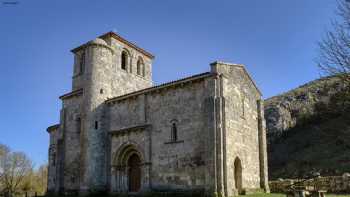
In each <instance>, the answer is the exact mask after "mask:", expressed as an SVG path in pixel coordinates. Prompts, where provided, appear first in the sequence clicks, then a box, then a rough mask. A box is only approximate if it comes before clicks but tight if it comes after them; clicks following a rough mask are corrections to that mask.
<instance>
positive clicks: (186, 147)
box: [47, 32, 269, 196]
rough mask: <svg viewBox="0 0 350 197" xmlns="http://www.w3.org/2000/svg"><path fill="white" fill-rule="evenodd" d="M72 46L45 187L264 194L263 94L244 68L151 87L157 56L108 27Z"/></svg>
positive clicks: (218, 67)
mask: <svg viewBox="0 0 350 197" xmlns="http://www.w3.org/2000/svg"><path fill="white" fill-rule="evenodd" d="M72 53H73V54H74V68H73V76H72V91H71V92H69V93H67V94H64V95H62V96H60V97H59V98H60V100H61V101H62V109H61V111H60V122H59V124H57V125H53V126H50V127H49V128H48V129H47V131H48V133H49V135H50V147H49V175H48V192H49V193H53V194H79V195H88V194H92V193H96V192H107V193H109V194H120V193H123V194H125V193H128V194H143V193H147V192H153V191H183V192H192V191H203V192H204V193H205V194H206V195H208V196H211V195H222V196H234V195H237V194H239V193H247V192H253V191H257V190H264V191H269V188H268V178H267V177H268V175H267V153H266V131H265V120H264V114H263V113H264V110H263V99H262V96H261V92H260V91H259V89H258V88H257V86H256V85H255V83H254V81H253V80H252V78H251V77H250V76H249V74H248V73H247V70H246V69H245V67H244V66H243V65H241V64H231V63H224V62H219V61H216V62H213V63H211V64H210V67H208V68H209V69H208V70H209V71H208V72H205V73H201V74H197V75H193V76H190V77H187V78H183V79H179V80H176V81H171V82H168V83H164V84H160V85H153V82H152V60H153V59H154V56H153V55H152V54H151V53H149V52H147V51H146V50H144V49H142V48H140V47H138V46H136V45H135V44H133V43H132V42H129V41H127V40H126V39H124V38H122V37H121V36H119V35H117V34H116V33H114V32H108V33H106V34H104V35H102V36H100V37H98V38H96V39H94V40H92V41H89V42H87V43H85V44H83V45H81V46H79V47H77V48H75V49H73V50H72Z"/></svg>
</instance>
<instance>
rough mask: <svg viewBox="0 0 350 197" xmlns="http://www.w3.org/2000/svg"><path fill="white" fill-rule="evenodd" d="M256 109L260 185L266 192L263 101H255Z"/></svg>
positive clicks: (266, 172) (266, 171) (267, 188)
mask: <svg viewBox="0 0 350 197" xmlns="http://www.w3.org/2000/svg"><path fill="white" fill-rule="evenodd" d="M257 107H258V109H257V111H258V131H259V160H260V187H261V188H262V189H264V190H265V192H266V193H269V192H270V189H269V181H268V170H267V145H266V125H265V117H264V103H263V101H262V100H258V101H257Z"/></svg>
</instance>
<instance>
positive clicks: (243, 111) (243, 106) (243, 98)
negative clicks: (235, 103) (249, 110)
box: [241, 95, 245, 118]
mask: <svg viewBox="0 0 350 197" xmlns="http://www.w3.org/2000/svg"><path fill="white" fill-rule="evenodd" d="M241 105H242V115H241V116H242V118H244V117H245V95H243V96H242V104H241Z"/></svg>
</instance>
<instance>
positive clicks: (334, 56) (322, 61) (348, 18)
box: [317, 0, 350, 87]
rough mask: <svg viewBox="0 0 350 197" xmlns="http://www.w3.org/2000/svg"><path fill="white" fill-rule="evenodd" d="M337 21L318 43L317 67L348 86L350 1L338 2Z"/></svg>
mask: <svg viewBox="0 0 350 197" xmlns="http://www.w3.org/2000/svg"><path fill="white" fill-rule="evenodd" d="M337 15H338V17H339V19H338V20H335V21H334V22H333V23H332V28H333V29H332V30H330V31H328V32H326V35H325V37H324V38H323V39H322V40H321V41H320V42H319V52H320V53H319V58H318V60H317V63H318V66H319V67H320V68H321V70H322V71H324V72H325V73H326V74H327V75H337V76H339V77H340V78H341V79H342V81H343V82H344V83H345V85H347V86H348V85H349V84H350V75H349V73H350V0H338V6H337ZM348 87H349V86H348Z"/></svg>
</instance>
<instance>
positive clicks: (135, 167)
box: [128, 154, 141, 192]
mask: <svg viewBox="0 0 350 197" xmlns="http://www.w3.org/2000/svg"><path fill="white" fill-rule="evenodd" d="M140 188H141V160H140V157H139V156H138V155H137V154H132V155H131V156H130V157H129V159H128V189H129V192H138V191H139V190H140Z"/></svg>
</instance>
